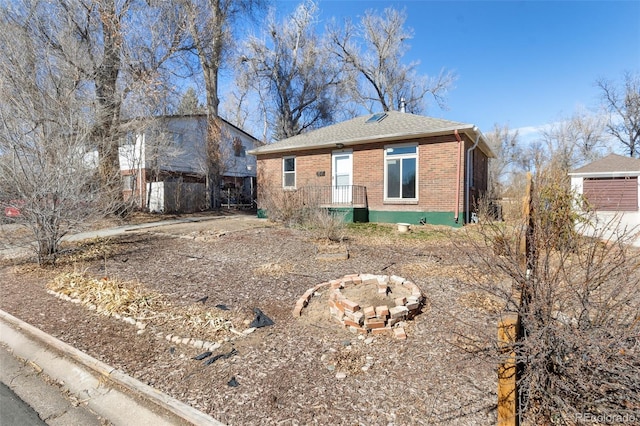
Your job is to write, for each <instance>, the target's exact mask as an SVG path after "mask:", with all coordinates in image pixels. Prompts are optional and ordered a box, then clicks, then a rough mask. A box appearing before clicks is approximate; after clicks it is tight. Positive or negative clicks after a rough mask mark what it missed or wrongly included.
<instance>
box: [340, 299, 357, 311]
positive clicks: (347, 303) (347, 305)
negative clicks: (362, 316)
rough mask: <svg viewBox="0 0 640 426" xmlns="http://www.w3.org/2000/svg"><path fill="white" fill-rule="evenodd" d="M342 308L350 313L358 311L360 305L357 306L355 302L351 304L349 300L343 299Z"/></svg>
mask: <svg viewBox="0 0 640 426" xmlns="http://www.w3.org/2000/svg"><path fill="white" fill-rule="evenodd" d="M342 304H343V306H344V307H345V309H349V310H350V311H352V312H355V311H359V310H360V305H358V304H357V303H356V302H352V301H351V300H349V299H344V300H343V301H342Z"/></svg>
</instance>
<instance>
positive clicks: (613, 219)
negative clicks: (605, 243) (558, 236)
mask: <svg viewBox="0 0 640 426" xmlns="http://www.w3.org/2000/svg"><path fill="white" fill-rule="evenodd" d="M569 176H570V177H571V186H572V188H573V190H574V191H575V192H576V193H577V194H579V195H582V196H584V198H585V199H586V201H587V202H588V203H589V206H590V208H591V209H593V213H594V214H595V216H594V217H593V218H592V219H594V220H593V221H592V227H593V228H594V229H589V227H587V228H586V229H585V230H584V231H585V232H586V233H591V232H593V233H596V234H598V235H603V236H604V237H606V238H616V237H617V236H618V235H622V234H623V233H635V232H639V231H640V201H639V200H640V159H638V158H631V157H624V156H621V155H617V154H609V155H608V156H606V157H604V158H602V159H600V160H596V161H594V162H592V163H589V164H587V165H585V166H583V167H580V168H579V169H576V170H573V171H572V172H571V173H569ZM634 245H636V246H639V247H640V235H638V236H637V238H636V239H635V243H634Z"/></svg>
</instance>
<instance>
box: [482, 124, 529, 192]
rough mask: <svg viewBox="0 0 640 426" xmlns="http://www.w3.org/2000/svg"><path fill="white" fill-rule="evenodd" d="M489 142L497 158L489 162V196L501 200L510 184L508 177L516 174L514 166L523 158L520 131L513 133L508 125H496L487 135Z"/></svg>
mask: <svg viewBox="0 0 640 426" xmlns="http://www.w3.org/2000/svg"><path fill="white" fill-rule="evenodd" d="M486 136H487V140H488V142H489V146H490V147H491V150H492V151H493V152H494V153H495V154H496V158H493V159H491V161H490V162H489V186H490V187H489V194H490V197H492V198H500V197H501V196H502V193H503V188H504V186H505V185H508V184H509V179H508V175H510V174H513V173H514V172H515V170H514V165H515V164H516V163H517V161H518V158H520V157H521V156H522V150H523V149H522V146H520V144H519V140H518V131H517V130H516V131H511V130H510V129H509V126H508V125H503V126H500V125H498V124H496V125H494V127H493V130H492V131H491V132H489V133H487V135H486Z"/></svg>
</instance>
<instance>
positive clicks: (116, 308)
mask: <svg viewBox="0 0 640 426" xmlns="http://www.w3.org/2000/svg"><path fill="white" fill-rule="evenodd" d="M47 288H48V289H49V290H50V291H52V292H54V293H55V294H57V295H63V296H66V297H68V298H70V299H72V300H78V301H80V303H81V304H82V305H84V306H86V307H89V308H90V309H95V310H96V311H97V312H100V313H103V314H105V315H112V316H121V317H131V318H133V319H135V320H137V321H154V320H155V321H156V322H158V323H161V324H167V323H179V324H180V325H183V326H185V327H187V328H189V329H196V330H200V331H220V330H228V329H230V328H232V327H233V323H232V321H231V320H230V319H228V318H225V317H223V316H220V315H218V313H217V312H216V313H214V312H211V311H210V310H207V309H205V308H204V307H203V306H199V305H191V306H188V307H186V308H185V307H177V306H173V305H172V304H171V303H170V302H168V301H167V300H166V298H165V297H164V296H163V295H162V294H159V293H154V292H151V291H149V290H146V289H145V288H144V287H143V286H142V285H141V284H139V283H136V282H132V281H119V280H113V279H109V278H106V277H104V278H101V279H96V278H92V277H89V276H88V275H86V274H82V273H78V272H71V273H63V274H59V275H57V276H56V277H55V278H54V279H53V280H52V281H50V282H49V283H48V284H47Z"/></svg>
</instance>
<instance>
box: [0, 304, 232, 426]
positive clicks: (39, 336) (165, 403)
mask: <svg viewBox="0 0 640 426" xmlns="http://www.w3.org/2000/svg"><path fill="white" fill-rule="evenodd" d="M3 322H4V323H6V324H8V325H9V326H11V327H12V328H13V331H14V332H15V333H17V334H19V335H20V336H21V337H22V339H19V338H17V339H16V338H14V339H13V340H14V342H13V343H14V345H12V344H11V342H9V341H8V340H11V338H8V337H10V336H8V334H10V333H6V332H4V331H3V332H2V333H0V342H3V343H5V344H7V345H8V346H9V347H11V348H12V349H13V350H14V353H15V355H18V356H21V357H22V358H25V359H26V360H27V361H31V362H34V359H37V355H38V354H37V353H34V352H35V351H33V352H32V349H33V348H29V349H31V350H29V351H26V350H23V353H18V351H17V349H18V348H17V347H18V346H21V347H23V349H26V347H27V346H29V342H28V340H29V339H30V338H31V339H35V340H36V341H37V342H36V345H37V344H38V343H42V344H44V346H46V347H47V348H45V349H44V351H47V349H50V350H53V351H55V352H58V353H60V354H62V355H63V358H64V357H66V358H70V359H71V360H73V361H74V362H75V363H77V364H80V366H84V367H86V368H87V369H89V370H90V372H89V373H97V374H98V376H99V378H98V380H97V382H98V383H100V382H101V383H103V384H104V378H106V379H108V380H109V381H111V382H112V383H114V384H116V385H118V386H121V387H123V388H124V389H126V390H128V391H130V392H131V393H133V394H134V395H136V396H138V397H140V398H142V399H143V400H144V401H146V402H150V403H151V404H153V405H154V408H157V409H156V410H153V411H155V412H162V411H164V412H165V414H169V415H172V416H173V417H176V418H177V419H179V420H181V421H182V422H188V423H190V424H194V425H214V426H224V424H223V423H221V422H219V421H217V420H216V419H214V418H213V417H211V416H209V415H208V414H205V413H203V412H201V411H199V410H196V409H195V408H193V407H191V406H189V405H187V404H185V403H183V402H181V401H178V400H177V399H175V398H172V397H170V396H168V395H166V394H164V393H162V392H160V391H158V390H157V389H154V388H153V387H151V386H149V385H146V384H144V383H142V382H140V381H139V380H136V379H134V378H133V377H130V376H128V375H127V374H125V373H124V372H123V371H121V370H118V369H116V368H114V367H111V366H110V365H108V364H105V363H104V362H102V361H99V360H97V359H95V358H93V357H91V356H89V355H87V354H86V353H84V352H82V351H80V350H78V349H76V348H74V347H73V346H70V345H68V344H67V343H64V342H62V341H61V340H58V339H56V338H55V337H53V336H51V335H49V334H47V333H45V332H43V331H42V330H40V329H38V328H36V327H34V326H32V325H30V324H28V323H26V322H24V321H21V320H20V319H18V318H16V317H14V316H12V315H10V314H8V313H7V312H5V311H3V310H0V325H3V324H2V323H3ZM14 346H15V347H14ZM39 352H40V353H42V351H39ZM57 355H58V354H55V353H49V354H47V356H48V357H50V358H56V363H59V362H60V357H59V356H57ZM34 363H35V362H34ZM42 364H43V362H42V361H40V364H38V365H39V366H40V367H41V368H42V370H43V371H44V372H45V373H46V374H48V375H49V376H52V377H55V374H56V373H60V371H55V370H57V369H56V368H54V367H55V363H53V365H51V366H47V365H42ZM123 411H126V410H123ZM138 414H139V413H136V416H137V415H138ZM153 415H154V414H153V413H152V415H151V416H152V417H153ZM105 417H107V418H108V416H105ZM156 417H157V415H156ZM165 420H167V419H166V417H165ZM167 424H171V422H168V423H167Z"/></svg>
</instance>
